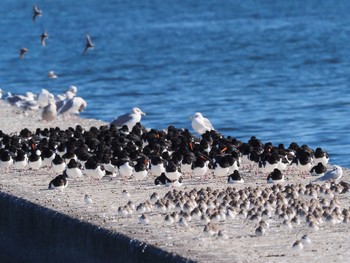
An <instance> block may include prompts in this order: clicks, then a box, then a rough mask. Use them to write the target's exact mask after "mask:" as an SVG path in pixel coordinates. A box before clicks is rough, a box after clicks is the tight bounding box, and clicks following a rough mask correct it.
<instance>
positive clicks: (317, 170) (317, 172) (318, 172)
mask: <svg viewBox="0 0 350 263" xmlns="http://www.w3.org/2000/svg"><path fill="white" fill-rule="evenodd" d="M326 172H327V167H326V166H325V165H324V164H323V163H322V162H319V163H318V164H317V165H315V166H314V167H312V168H311V170H310V174H311V175H312V176H323V175H324V174H325V173H326Z"/></svg>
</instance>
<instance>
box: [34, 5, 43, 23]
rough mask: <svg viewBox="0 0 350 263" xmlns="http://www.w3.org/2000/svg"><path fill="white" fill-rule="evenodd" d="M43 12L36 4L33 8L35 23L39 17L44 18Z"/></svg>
mask: <svg viewBox="0 0 350 263" xmlns="http://www.w3.org/2000/svg"><path fill="white" fill-rule="evenodd" d="M42 14H43V11H41V10H39V8H38V6H37V4H34V7H33V22H35V19H36V17H37V16H42Z"/></svg>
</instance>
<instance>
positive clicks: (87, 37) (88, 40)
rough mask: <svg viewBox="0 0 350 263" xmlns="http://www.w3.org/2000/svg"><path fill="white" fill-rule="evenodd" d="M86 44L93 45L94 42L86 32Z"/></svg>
mask: <svg viewBox="0 0 350 263" xmlns="http://www.w3.org/2000/svg"><path fill="white" fill-rule="evenodd" d="M86 44H87V45H88V46H92V42H91V39H90V36H89V34H86Z"/></svg>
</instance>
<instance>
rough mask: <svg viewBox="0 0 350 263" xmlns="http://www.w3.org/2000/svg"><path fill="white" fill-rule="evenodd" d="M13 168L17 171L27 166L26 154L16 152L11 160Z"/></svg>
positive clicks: (19, 151) (21, 151) (20, 151)
mask: <svg viewBox="0 0 350 263" xmlns="http://www.w3.org/2000/svg"><path fill="white" fill-rule="evenodd" d="M13 161H14V162H13V166H14V168H15V169H17V170H23V169H24V168H26V167H27V165H28V157H27V154H26V153H25V152H24V151H23V150H21V149H20V150H18V151H17V152H16V156H15V157H14V158H13Z"/></svg>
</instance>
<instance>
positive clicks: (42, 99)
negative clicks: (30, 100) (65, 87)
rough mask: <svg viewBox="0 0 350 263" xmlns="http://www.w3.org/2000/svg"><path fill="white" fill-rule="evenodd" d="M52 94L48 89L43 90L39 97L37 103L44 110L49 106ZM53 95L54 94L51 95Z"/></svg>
mask: <svg viewBox="0 0 350 263" xmlns="http://www.w3.org/2000/svg"><path fill="white" fill-rule="evenodd" d="M50 94H51V93H50V92H49V91H48V90H47V89H42V90H41V91H40V93H39V94H38V96H37V103H38V105H39V107H40V108H44V107H46V106H47V105H48V104H49V100H50ZM51 95H52V94H51Z"/></svg>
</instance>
